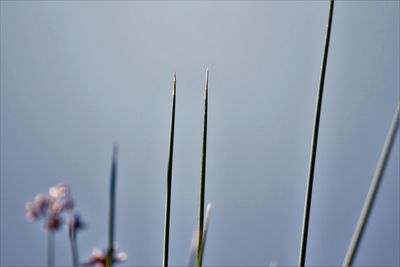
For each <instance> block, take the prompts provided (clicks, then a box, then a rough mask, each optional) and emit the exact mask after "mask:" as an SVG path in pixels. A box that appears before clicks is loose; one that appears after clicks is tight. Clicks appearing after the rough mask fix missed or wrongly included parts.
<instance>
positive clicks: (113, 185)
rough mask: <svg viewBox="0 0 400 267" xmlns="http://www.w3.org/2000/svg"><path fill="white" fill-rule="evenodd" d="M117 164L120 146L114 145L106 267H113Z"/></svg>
mask: <svg viewBox="0 0 400 267" xmlns="http://www.w3.org/2000/svg"><path fill="white" fill-rule="evenodd" d="M117 163H118V145H117V144H114V147H113V156H112V162H111V175H110V210H109V225H108V251H107V259H106V267H111V266H112V265H113V253H114V246H113V243H114V232H115V225H114V222H115V190H116V182H117Z"/></svg>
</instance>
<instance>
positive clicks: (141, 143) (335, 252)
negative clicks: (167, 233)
mask: <svg viewBox="0 0 400 267" xmlns="http://www.w3.org/2000/svg"><path fill="white" fill-rule="evenodd" d="M328 5H329V3H328V2H324V1H320V2H317V1H304V2H300V1H296V2H291V1H284V2H278V1H276V2H275V1H251V2H245V1H231V2H230V1H227V2H225V1H215V2H212V1H206V2H200V1H190V2H180V1H166V2H163V1H151V2H144V1H119V2H112V1H55V2H50V1H1V72H0V74H1V161H0V162H1V172H0V174H1V216H0V217H1V219H0V222H1V232H0V235H1V243H0V244H1V250H0V252H1V254H0V255H1V256H0V259H1V261H0V264H1V266H43V265H45V264H46V238H47V237H46V235H45V233H44V232H43V231H42V230H41V229H40V228H41V223H32V224H30V223H28V222H26V220H25V209H24V204H25V202H26V201H29V200H32V199H33V198H34V196H35V194H36V193H39V192H43V193H46V192H47V190H48V188H49V187H50V186H52V185H54V184H56V183H58V182H67V183H69V184H70V185H71V187H72V190H73V194H74V197H75V200H76V204H77V206H76V208H77V210H78V211H79V212H80V213H81V214H82V216H83V218H84V220H85V221H86V222H87V223H88V224H89V228H88V229H87V230H86V231H84V232H82V233H81V234H80V235H79V237H78V239H79V251H80V256H81V259H87V258H88V257H89V256H90V253H91V250H92V248H93V247H100V248H105V246H106V242H107V235H106V231H107V214H108V185H109V169H110V161H111V151H112V144H113V142H114V141H118V142H119V145H120V161H119V170H118V185H117V186H118V196H117V218H116V223H117V228H116V238H117V241H118V242H119V244H120V248H121V250H122V251H125V252H127V253H128V255H129V260H128V262H126V264H125V266H146V265H147V266H150V265H151V266H155V265H160V264H161V261H162V242H163V222H164V204H165V202H164V199H165V184H166V170H167V155H168V140H169V124H170V110H171V90H172V73H173V72H174V71H176V72H177V80H178V88H177V90H178V92H177V109H176V112H177V113H176V135H175V153H174V156H175V158H174V169H173V192H172V196H173V198H172V214H171V227H172V228H171V240H170V264H171V265H186V264H187V262H188V259H189V247H190V241H191V238H192V234H193V231H194V229H195V226H196V223H197V216H198V199H199V180H200V179H199V178H200V160H201V157H200V156H201V136H202V124H203V117H202V113H203V86H204V78H205V69H206V68H207V67H208V68H209V69H210V82H209V90H210V91H209V131H208V134H209V135H208V154H207V179H206V180H207V181H206V201H207V202H212V203H213V212H212V217H211V222H210V229H209V235H208V241H207V247H206V251H205V258H204V265H209V266H226V265H242V266H243V265H246V266H250V265H251V266H267V265H268V264H269V263H270V261H275V262H277V263H278V265H279V266H285V265H296V264H297V259H298V253H299V245H300V233H301V225H302V215H303V207H304V197H305V190H306V180H307V170H308V160H309V150H310V142H311V134H312V126H313V117H314V107H315V99H316V92H317V87H318V81H319V71H320V64H321V60H322V50H323V44H324V38H325V29H326V22H327V15H328ZM399 13H400V7H399V2H398V1H386V2H385V1H379V2H378V1H376V2H375V1H354V2H342V1H340V2H337V3H336V5H335V12H334V17H333V28H332V36H331V37H332V38H331V46H330V53H329V59H328V66H327V73H326V87H325V88H326V91H325V94H324V99H323V106H322V117H321V130H320V139H319V147H318V154H317V162H316V173H315V184H314V195H313V202H312V212H311V223H310V233H309V246H308V253H307V264H310V265H329V266H332V265H340V264H341V263H342V260H343V257H344V255H345V251H346V249H347V246H348V243H349V242H350V238H351V235H352V233H353V230H354V228H355V225H356V222H357V218H358V216H359V212H360V210H361V207H362V203H363V201H364V198H365V195H366V193H367V191H368V187H369V184H370V181H371V178H372V176H373V173H374V170H375V166H376V164H377V161H378V158H379V155H380V152H381V149H382V146H383V143H384V140H385V137H386V134H387V131H388V129H389V125H390V122H391V120H392V115H393V112H394V110H395V107H396V105H397V102H398V101H399V87H400V84H399V72H400V69H399V46H400V45H399V31H400V29H399V23H400V22H399ZM398 162H399V135H398V136H397V138H396V141H395V149H394V150H393V151H392V153H391V155H390V160H389V163H388V166H387V172H386V173H385V176H384V179H383V182H382V185H381V188H380V191H379V193H378V196H377V201H376V203H375V206H374V209H373V212H372V214H371V215H372V216H371V220H370V221H369V224H368V227H367V228H366V232H365V236H364V239H363V240H362V243H361V247H360V250H359V254H358V256H357V258H356V260H355V264H356V265H363V266H367V265H368V266H376V265H380V266H398V265H400V258H399V257H400V256H399V249H400V231H399V225H400V218H399V214H400V206H399V202H400V199H399V195H400V194H399V191H400V189H399V163H398ZM56 243H57V257H56V258H57V264H58V265H69V264H70V252H69V245H68V242H67V231H66V228H65V227H64V228H63V230H62V232H61V233H59V234H58V235H57V237H56Z"/></svg>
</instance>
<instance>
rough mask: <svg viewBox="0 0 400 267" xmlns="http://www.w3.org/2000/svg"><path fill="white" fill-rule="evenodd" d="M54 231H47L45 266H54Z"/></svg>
mask: <svg viewBox="0 0 400 267" xmlns="http://www.w3.org/2000/svg"><path fill="white" fill-rule="evenodd" d="M54 258H55V257H54V232H53V231H51V230H48V231H47V266H48V267H54V266H55V265H54Z"/></svg>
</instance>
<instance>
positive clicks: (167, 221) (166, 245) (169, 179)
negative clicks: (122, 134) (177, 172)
mask: <svg viewBox="0 0 400 267" xmlns="http://www.w3.org/2000/svg"><path fill="white" fill-rule="evenodd" d="M175 102H176V74H175V73H174V88H173V91H172V112H171V132H170V139H169V157H168V170H167V195H166V201H165V224H164V253H163V266H164V267H167V266H168V255H169V228H170V227H169V225H170V215H171V191H172V160H173V154H174V130H175Z"/></svg>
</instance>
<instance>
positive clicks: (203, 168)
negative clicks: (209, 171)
mask: <svg viewBox="0 0 400 267" xmlns="http://www.w3.org/2000/svg"><path fill="white" fill-rule="evenodd" d="M207 112H208V69H207V70H206V84H205V88H204V127H203V150H202V154H201V155H202V156H201V177H200V208H199V239H198V251H197V267H201V263H202V262H201V255H200V254H201V243H202V241H203V223H204V196H205V186H206V154H207Z"/></svg>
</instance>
